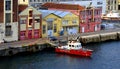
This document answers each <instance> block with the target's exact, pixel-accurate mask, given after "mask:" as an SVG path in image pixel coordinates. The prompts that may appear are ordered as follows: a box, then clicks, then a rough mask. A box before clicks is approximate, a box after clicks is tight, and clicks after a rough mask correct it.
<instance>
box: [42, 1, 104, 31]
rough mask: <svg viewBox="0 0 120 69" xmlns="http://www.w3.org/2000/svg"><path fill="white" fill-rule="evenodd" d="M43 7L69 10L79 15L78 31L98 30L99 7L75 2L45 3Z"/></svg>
mask: <svg viewBox="0 0 120 69" xmlns="http://www.w3.org/2000/svg"><path fill="white" fill-rule="evenodd" d="M42 7H44V8H48V9H55V10H64V11H70V12H72V13H74V14H76V15H78V16H79V19H80V20H79V22H80V24H79V25H80V26H79V29H80V30H79V32H82V33H84V32H94V31H99V30H100V24H101V13H102V9H101V8H93V7H87V8H85V7H83V6H80V5H75V4H62V3H45V4H43V5H42Z"/></svg>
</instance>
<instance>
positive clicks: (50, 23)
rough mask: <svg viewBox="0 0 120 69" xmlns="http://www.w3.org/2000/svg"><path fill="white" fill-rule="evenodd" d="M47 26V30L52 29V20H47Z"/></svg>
mask: <svg viewBox="0 0 120 69" xmlns="http://www.w3.org/2000/svg"><path fill="white" fill-rule="evenodd" d="M47 28H48V30H52V29H53V21H51V20H50V21H47Z"/></svg>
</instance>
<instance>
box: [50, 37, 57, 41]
mask: <svg viewBox="0 0 120 69" xmlns="http://www.w3.org/2000/svg"><path fill="white" fill-rule="evenodd" d="M49 39H50V41H56V40H58V39H57V38H56V37H55V36H50V37H49Z"/></svg>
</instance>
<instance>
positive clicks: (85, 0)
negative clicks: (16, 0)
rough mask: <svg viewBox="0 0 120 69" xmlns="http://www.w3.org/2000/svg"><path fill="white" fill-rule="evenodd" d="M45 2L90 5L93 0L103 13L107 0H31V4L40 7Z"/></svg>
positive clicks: (93, 4) (94, 4)
mask: <svg viewBox="0 0 120 69" xmlns="http://www.w3.org/2000/svg"><path fill="white" fill-rule="evenodd" d="M45 2H57V3H70V4H80V5H82V6H88V5H89V4H90V3H91V2H92V6H94V7H101V8H102V13H103V14H104V13H105V11H106V10H105V9H106V0H29V4H30V5H32V6H34V7H35V8H37V9H39V7H40V5H41V4H43V3H45Z"/></svg>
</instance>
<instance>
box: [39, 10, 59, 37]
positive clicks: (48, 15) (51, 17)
mask: <svg viewBox="0 0 120 69" xmlns="http://www.w3.org/2000/svg"><path fill="white" fill-rule="evenodd" d="M39 11H40V12H41V13H42V37H49V36H59V31H60V28H61V24H60V23H61V18H60V17H59V16H57V15H55V14H53V13H52V12H54V11H49V10H39Z"/></svg>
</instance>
